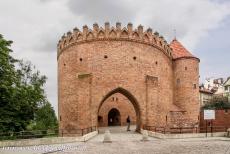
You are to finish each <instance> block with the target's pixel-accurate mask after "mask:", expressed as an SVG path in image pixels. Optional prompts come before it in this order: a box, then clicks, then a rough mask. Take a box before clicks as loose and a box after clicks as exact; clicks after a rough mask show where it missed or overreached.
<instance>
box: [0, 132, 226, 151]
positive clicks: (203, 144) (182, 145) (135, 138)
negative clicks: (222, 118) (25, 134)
mask: <svg viewBox="0 0 230 154" xmlns="http://www.w3.org/2000/svg"><path fill="white" fill-rule="evenodd" d="M103 137H104V134H99V135H97V136H95V137H94V138H92V139H91V140H89V141H88V142H85V143H84V142H75V143H68V144H55V145H41V146H30V147H23V148H22V147H17V148H13V149H8V150H7V147H6V148H5V149H0V153H1V154H2V153H7V154H8V153H21V154H29V153H56V154H60V153H66V154H75V153H76V154H117V153H118V154H155V153H156V154H230V139H229V138H224V137H212V138H190V139H157V138H152V137H149V141H146V142H142V141H141V139H142V135H141V134H138V133H135V132H133V131H131V132H126V133H124V132H121V133H120V132H117V133H111V139H112V141H113V142H112V143H103V142H102V141H103Z"/></svg>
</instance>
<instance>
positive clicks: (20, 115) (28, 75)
mask: <svg viewBox="0 0 230 154" xmlns="http://www.w3.org/2000/svg"><path fill="white" fill-rule="evenodd" d="M11 44H12V41H7V40H5V39H4V38H3V36H2V35H0V132H6V131H20V130H25V129H26V127H27V125H28V124H29V123H31V121H34V120H36V118H35V117H36V116H37V115H36V114H37V113H39V112H38V111H39V109H40V107H41V106H44V105H47V104H49V105H50V103H49V102H48V101H47V98H46V95H45V92H44V89H43V86H44V84H45V82H46V79H47V78H46V76H44V75H41V74H40V72H39V71H37V70H35V67H34V66H33V65H32V64H31V63H30V62H24V61H22V60H17V59H15V58H13V57H12V56H11V55H10V53H11V52H12V50H11V49H10V46H11ZM50 111H51V110H50ZM51 112H52V116H53V117H55V114H54V111H51ZM55 118H56V117H55Z"/></svg>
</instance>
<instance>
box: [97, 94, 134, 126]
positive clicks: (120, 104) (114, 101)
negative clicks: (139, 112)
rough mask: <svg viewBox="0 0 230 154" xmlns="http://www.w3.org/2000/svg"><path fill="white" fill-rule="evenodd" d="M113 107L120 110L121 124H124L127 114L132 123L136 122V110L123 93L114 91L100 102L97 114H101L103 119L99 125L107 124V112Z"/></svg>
mask: <svg viewBox="0 0 230 154" xmlns="http://www.w3.org/2000/svg"><path fill="white" fill-rule="evenodd" d="M113 108H115V109H117V110H118V111H119V112H120V118H121V119H120V120H121V125H126V118H127V117H128V116H130V120H131V122H132V124H136V112H135V109H134V107H133V105H132V103H131V102H130V101H129V100H128V98H126V97H125V96H124V95H122V94H119V93H116V94H113V95H112V96H110V97H109V98H108V99H107V100H106V101H105V102H104V103H103V104H102V106H101V108H100V110H99V114H98V116H101V117H102V119H103V120H102V121H101V122H100V123H99V126H108V113H109V111H110V110H111V109H113Z"/></svg>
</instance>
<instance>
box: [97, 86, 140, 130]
mask: <svg viewBox="0 0 230 154" xmlns="http://www.w3.org/2000/svg"><path fill="white" fill-rule="evenodd" d="M116 93H120V94H122V95H123V96H125V97H126V98H127V99H128V101H129V102H128V103H130V104H131V105H132V106H128V107H126V106H124V105H123V104H124V103H125V102H121V103H123V104H122V106H120V107H117V109H116V110H117V111H118V112H119V114H120V111H119V110H122V107H126V108H125V110H124V111H125V113H127V112H128V111H130V110H131V109H130V108H131V107H133V108H134V110H135V111H134V112H135V113H134V114H135V118H136V120H135V122H136V125H137V127H136V130H137V131H139V130H140V126H141V119H140V106H139V104H138V102H137V100H136V98H135V97H134V96H133V95H132V94H131V93H130V92H129V91H127V90H125V89H124V88H121V87H118V88H116V89H114V90H112V91H110V92H109V93H108V94H107V95H105V96H104V98H103V99H102V100H101V102H100V105H99V107H98V115H99V111H100V109H101V107H102V105H104V104H105V103H107V102H105V101H106V100H107V99H108V98H109V97H110V96H113V95H114V94H116ZM112 98H113V100H115V101H116V103H117V101H118V100H116V99H117V98H118V97H112ZM119 98H121V97H119ZM109 107H113V105H112V104H109ZM106 109H107V108H106ZM113 109H114V108H112V109H111V110H113ZM111 110H109V113H108V119H107V120H108V124H107V126H113V124H112V125H110V124H111V123H113V120H115V121H116V118H115V119H113V118H112V121H111V119H110V118H109V114H110V113H111V112H110V111H111ZM107 111H108V110H107ZM120 116H121V115H120ZM122 116H123V115H122ZM127 116H131V115H130V114H126V115H124V116H123V119H124V122H123V125H124V124H126V118H127ZM120 118H121V117H120ZM131 119H132V118H131ZM119 120H121V119H119ZM132 120H133V119H132ZM98 125H99V124H98ZM120 125H122V124H121V122H120Z"/></svg>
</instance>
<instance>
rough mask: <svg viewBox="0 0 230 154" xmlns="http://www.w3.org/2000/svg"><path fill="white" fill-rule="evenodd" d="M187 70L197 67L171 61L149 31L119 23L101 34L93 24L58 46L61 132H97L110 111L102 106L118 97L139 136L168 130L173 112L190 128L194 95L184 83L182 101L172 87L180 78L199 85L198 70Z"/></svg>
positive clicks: (164, 44) (164, 45)
mask: <svg viewBox="0 0 230 154" xmlns="http://www.w3.org/2000/svg"><path fill="white" fill-rule="evenodd" d="M185 65H186V66H187V67H188V69H189V70H190V69H192V70H193V67H198V64H197V62H196V61H194V60H192V59H190V60H185V61H183V60H176V61H175V60H173V57H172V49H171V48H170V47H169V44H168V43H167V42H166V41H165V40H164V38H163V37H160V36H159V34H158V33H157V32H155V33H154V34H153V33H152V29H150V28H149V29H147V30H146V31H144V29H143V26H138V27H137V29H133V26H132V24H130V23H129V24H128V25H127V27H123V28H122V27H121V24H120V23H117V24H116V27H110V25H109V23H105V27H104V28H101V27H99V26H98V25H97V24H94V25H93V30H90V29H89V28H88V27H87V26H84V27H83V30H82V32H81V31H80V30H78V29H77V28H75V29H74V30H73V32H68V33H67V35H64V36H63V37H62V39H61V40H60V41H59V43H58V104H59V122H60V126H59V128H60V129H64V130H71V129H78V128H86V127H90V126H98V116H99V112H100V109H103V108H108V107H106V102H108V99H109V98H111V97H113V96H115V95H117V93H119V95H122V96H124V97H125V98H126V99H127V100H128V101H127V102H129V103H130V105H131V106H132V107H133V108H134V110H135V115H136V119H135V120H136V124H137V129H138V130H139V129H140V128H142V127H143V126H145V125H148V126H150V125H151V126H171V125H172V124H171V123H170V121H169V120H167V116H169V114H170V112H171V111H172V106H177V108H178V109H179V110H182V109H184V110H186V111H187V113H188V116H187V115H186V119H191V120H190V121H189V124H190V123H192V122H196V120H195V118H194V117H192V116H193V115H194V116H195V115H196V111H195V110H196V103H199V102H198V100H196V98H195V97H196V90H194V89H193V88H192V86H191V85H190V84H187V83H186V84H185V85H184V86H183V88H185V89H184V90H188V91H187V94H186V95H185V96H183V94H182V92H183V90H182V89H181V90H180V89H178V88H177V87H175V79H176V78H178V77H180V78H181V79H182V78H183V80H184V81H188V82H189V83H190V82H191V81H192V82H193V83H197V82H198V70H196V72H194V73H192V74H189V72H190V71H187V72H184V71H183V69H182V68H183V67H184V66H185ZM181 81H182V80H181ZM184 81H183V82H184ZM197 87H198V84H197ZM186 88H187V89H186ZM189 88H190V89H189ZM190 96H191V99H190V100H189V103H187V104H186V103H184V101H185V100H187V99H188V97H190ZM176 97H178V98H176ZM193 101H194V102H193ZM196 101H197V102H196ZM192 103H194V105H195V106H194V108H191V106H189V104H192ZM107 105H108V104H107ZM130 105H128V106H127V108H128V107H129V106H130ZM121 106H122V105H121ZM118 110H121V111H122V109H121V108H120V109H119V107H118ZM127 111H131V109H127ZM122 112H123V111H122ZM130 113H131V112H130ZM132 115H133V114H132ZM125 116H126V115H125ZM168 118H169V117H168ZM196 118H197V117H196ZM132 119H133V117H132ZM171 121H173V120H171ZM123 122H124V119H123ZM184 122H185V123H186V121H184Z"/></svg>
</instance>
